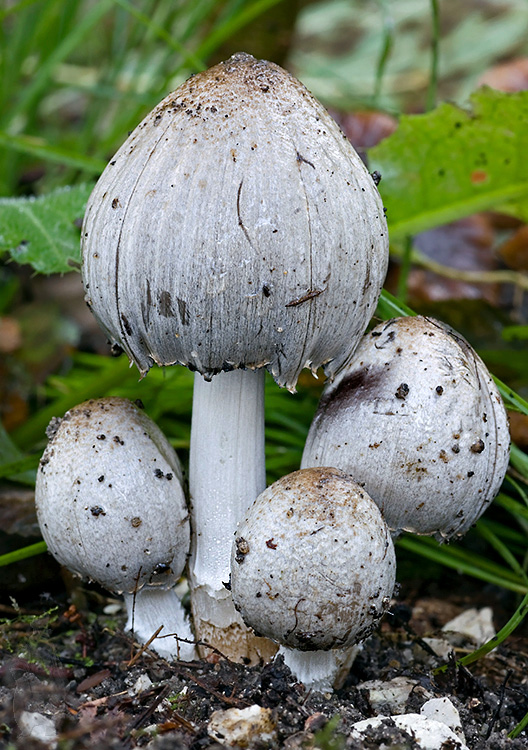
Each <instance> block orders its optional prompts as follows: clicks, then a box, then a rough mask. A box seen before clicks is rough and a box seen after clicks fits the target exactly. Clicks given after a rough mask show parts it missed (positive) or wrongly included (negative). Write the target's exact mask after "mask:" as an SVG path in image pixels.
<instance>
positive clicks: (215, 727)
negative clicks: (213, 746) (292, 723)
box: [207, 705, 276, 747]
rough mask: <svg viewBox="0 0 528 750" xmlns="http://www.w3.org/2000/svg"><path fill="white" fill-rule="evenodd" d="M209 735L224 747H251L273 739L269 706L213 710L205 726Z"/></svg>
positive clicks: (272, 724) (273, 725) (272, 722)
mask: <svg viewBox="0 0 528 750" xmlns="http://www.w3.org/2000/svg"><path fill="white" fill-rule="evenodd" d="M207 733H208V735H209V737H211V738H212V739H213V740H216V741H217V742H219V743H220V744H221V745H224V746H226V747H235V746H236V747H251V746H252V745H254V744H255V743H256V742H262V743H264V742H270V741H272V740H275V735H276V731H275V722H274V721H273V719H272V716H271V710H270V709H269V708H262V707H261V706H257V705H253V706H248V708H242V709H239V708H228V709H227V710H226V711H214V712H213V714H212V715H211V719H210V721H209V724H208V726H207Z"/></svg>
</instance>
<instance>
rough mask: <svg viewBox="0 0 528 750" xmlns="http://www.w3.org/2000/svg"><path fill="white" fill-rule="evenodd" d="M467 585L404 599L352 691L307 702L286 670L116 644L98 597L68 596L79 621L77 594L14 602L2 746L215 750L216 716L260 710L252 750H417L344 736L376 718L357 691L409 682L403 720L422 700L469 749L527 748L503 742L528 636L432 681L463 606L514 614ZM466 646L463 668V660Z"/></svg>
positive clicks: (2, 627) (1, 629) (7, 636)
mask: <svg viewBox="0 0 528 750" xmlns="http://www.w3.org/2000/svg"><path fill="white" fill-rule="evenodd" d="M470 585H471V587H472V588H473V589H474V591H476V594H474V595H473V596H471V592H469V593H468V591H467V590H466V591H463V592H462V593H456V592H454V591H450V592H449V594H447V593H446V592H445V591H444V592H442V591H440V590H436V591H435V592H434V596H433V595H431V594H430V593H429V594H428V595H426V596H424V595H422V594H421V593H420V592H419V591H418V590H413V587H412V586H410V585H409V586H405V589H406V591H405V595H404V596H402V598H401V599H399V600H398V601H397V602H394V603H393V606H392V614H391V615H389V616H388V617H387V618H386V619H385V621H384V622H383V624H382V626H381V628H380V630H379V631H378V632H377V633H376V634H375V635H374V636H372V637H371V638H369V640H368V641H366V642H365V644H364V647H363V650H362V651H361V652H360V654H359V656H358V657H357V658H356V660H355V662H354V664H353V666H352V669H351V671H350V673H349V675H348V677H347V679H346V682H345V684H344V686H343V687H342V688H341V689H339V690H337V691H335V692H334V693H332V694H330V693H328V694H321V693H317V692H310V691H307V690H306V689H305V687H304V686H303V685H301V684H298V683H296V681H295V680H294V679H293V678H292V676H291V674H290V672H289V670H288V669H287V667H285V666H284V664H283V663H282V661H281V660H277V661H276V662H275V663H272V664H268V665H265V666H254V667H248V666H244V665H241V664H235V663H232V662H230V661H227V660H225V659H223V658H222V657H221V656H220V655H219V654H218V653H212V654H211V656H210V657H209V659H207V660H202V661H195V662H174V663H167V662H166V661H164V660H163V659H160V658H158V657H157V656H156V654H154V653H152V652H150V651H148V650H146V651H141V649H140V648H139V647H138V645H137V644H134V642H133V641H132V639H131V638H130V637H129V636H128V635H126V634H124V633H123V632H122V630H121V628H122V626H123V619H124V618H123V616H122V615H121V613H120V614H117V615H109V614H105V613H104V611H103V610H105V609H106V611H107V612H108V604H109V603H115V600H110V599H107V598H106V597H105V596H104V595H103V594H102V592H101V591H100V590H97V589H95V588H94V589H92V588H90V587H87V588H84V589H79V588H77V589H76V590H74V595H75V596H76V597H77V601H78V607H79V608H78V609H77V608H76V607H75V606H74V605H71V604H70V601H71V596H72V591H70V598H68V597H67V596H66V594H64V593H59V594H56V595H54V596H53V597H51V596H50V595H48V596H41V597H40V598H39V599H38V601H37V602H35V601H33V602H29V601H28V602H27V603H26V604H24V605H21V604H20V605H19V604H17V603H16V602H14V600H12V601H11V604H5V605H0V616H1V617H3V618H4V619H3V621H2V623H0V659H1V661H0V685H1V686H0V747H5V748H24V750H26V749H27V750H31V749H32V748H43V747H53V746H55V747H58V748H60V749H65V748H68V750H69V749H70V748H71V749H75V750H84V749H85V748H86V749H87V750H88V749H89V750H99V748H100V749H101V750H102V749H103V748H105V749H111V748H126V749H127V748H135V747H145V748H146V747H148V748H149V749H150V750H164V749H165V748H167V750H168V749H169V748H170V749H171V750H178V749H179V748H191V749H192V750H198V748H215V747H216V748H219V747H221V746H220V745H219V744H217V742H216V741H215V740H214V739H212V738H211V737H210V736H209V734H208V722H209V719H210V717H211V714H212V713H213V712H214V711H219V710H220V711H221V710H225V709H228V708H233V707H236V708H245V707H247V706H250V705H253V704H258V705H259V706H262V707H265V708H269V709H270V710H271V716H272V719H273V723H274V724H275V726H276V737H275V739H274V740H271V741H269V740H268V741H265V742H262V741H260V742H259V740H258V739H253V741H252V743H251V744H250V746H251V747H255V748H263V747H272V748H279V747H285V748H290V749H291V750H295V749H296V748H298V749H299V750H300V749H301V748H311V747H319V748H323V750H339V749H340V748H350V749H351V750H359V748H383V747H385V748H396V747H397V748H417V747H418V745H417V744H416V742H415V741H414V740H413V739H412V737H410V736H409V735H407V734H406V733H405V732H403V731H401V730H399V729H397V728H396V727H395V726H389V727H385V728H383V729H380V730H377V731H372V732H371V734H370V736H369V738H368V740H365V741H364V742H363V741H362V742H358V741H357V740H354V739H352V738H351V737H350V736H349V735H350V731H349V730H350V726H351V725H352V724H353V723H354V722H355V721H358V720H360V719H363V718H367V717H371V716H373V715H374V714H375V713H376V710H377V711H378V712H379V709H376V710H375V708H374V707H373V706H372V705H371V703H370V701H369V694H368V692H367V691H366V690H365V689H362V687H361V686H362V684H363V683H364V682H365V681H366V680H373V679H381V680H383V681H385V682H388V681H389V680H392V679H394V678H395V677H402V676H403V677H405V678H407V679H408V680H410V681H412V683H413V689H412V690H411V692H410V694H409V697H408V699H407V702H406V705H405V706H403V709H402V711H401V712H419V710H420V707H421V705H422V704H423V703H424V702H425V700H427V699H428V698H430V697H443V696H447V697H449V698H450V700H451V701H452V702H453V704H454V705H455V706H456V707H457V708H458V710H459V712H460V716H461V719H462V724H463V730H464V733H465V737H466V743H467V745H468V747H469V748H471V749H472V750H484V749H485V748H486V749H488V748H491V750H495V749H497V750H499V749H501V748H508V749H509V750H518V749H520V748H526V747H528V739H527V735H526V732H524V733H521V734H520V735H519V737H518V738H517V739H508V737H507V733H508V732H510V731H511V730H512V729H513V728H514V727H515V726H516V725H517V724H518V722H519V721H520V720H521V719H522V718H523V716H524V715H525V713H526V712H527V711H528V647H527V646H528V639H527V638H526V637H525V634H523V633H521V635H518V634H517V635H516V637H515V638H513V637H512V638H510V639H509V641H508V642H507V644H506V645H503V646H501V647H499V648H498V649H497V650H496V651H495V652H493V653H492V654H491V655H489V656H488V657H486V658H484V659H482V660H480V661H479V662H477V663H476V664H473V665H472V666H471V668H469V669H468V668H463V667H458V666H456V664H455V661H454V658H453V659H452V660H451V662H450V663H449V664H448V667H447V669H446V670H445V672H443V673H438V672H436V673H435V671H434V670H435V668H436V667H438V666H441V665H442V664H443V663H444V662H443V660H442V659H441V658H439V657H437V656H435V655H434V653H432V652H431V649H430V648H428V646H427V643H424V641H423V640H422V639H423V637H425V636H429V635H434V633H435V632H437V631H438V629H439V627H440V626H441V625H442V624H443V623H445V622H446V621H447V620H449V619H451V618H452V617H453V616H454V615H456V614H458V613H460V612H461V611H463V610H464V609H467V608H468V606H477V607H478V606H483V603H484V602H485V603H486V604H487V605H488V606H492V607H493V609H494V612H495V615H496V619H499V620H501V622H503V621H505V620H506V619H507V617H508V616H509V614H511V612H512V611H513V607H514V605H515V601H514V600H511V601H508V602H506V609H509V613H508V612H507V611H506V613H504V612H503V607H504V605H505V602H504V601H503V598H501V597H504V594H502V593H500V592H499V590H485V591H482V590H481V589H478V585H477V584H473V583H471V582H470ZM20 599H21V597H19V601H20ZM475 599H476V601H474V600H475ZM466 645H468V644H466ZM463 646H464V644H462V646H461V647H460V648H459V650H457V654H456V655H457V656H460V655H461V654H462V653H464V647H463ZM22 712H33V713H36V714H40V715H42V716H45V717H48V718H50V719H51V720H52V721H53V723H54V725H55V729H56V732H57V740H56V742H55V745H53V744H51V745H50V744H48V745H46V744H45V743H42V742H40V741H38V740H36V739H31V738H28V737H27V736H25V735H24V733H23V731H22V729H21V722H20V717H21V714H22ZM381 713H388V712H387V711H381ZM336 715H337V718H334V720H333V721H332V723H331V724H329V725H328V721H329V719H331V718H332V717H336ZM445 750H447V748H445Z"/></svg>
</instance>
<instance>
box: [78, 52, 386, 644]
mask: <svg viewBox="0 0 528 750" xmlns="http://www.w3.org/2000/svg"><path fill="white" fill-rule="evenodd" d="M82 246H83V247H82V249H83V268H82V273H83V280H84V285H85V290H86V300H87V302H88V304H89V305H90V307H91V308H92V310H93V312H94V314H95V316H96V318H97V320H98V321H99V323H100V325H101V327H102V328H103V329H104V330H105V332H106V333H107V334H108V337H109V338H110V340H111V341H112V342H113V343H115V344H117V345H118V346H120V347H121V348H122V349H124V351H125V352H126V353H127V355H128V356H129V358H130V359H131V360H133V361H134V362H135V363H136V364H137V366H138V368H139V369H140V371H141V373H142V374H145V373H146V372H147V371H148V370H149V368H150V367H151V366H152V365H153V364H154V363H157V364H159V365H169V364H176V363H180V364H184V365H187V366H188V367H189V368H191V369H192V370H196V371H197V373H198V374H197V377H196V379H195V393H194V400H193V422H192V430H191V447H190V465H189V485H190V494H191V499H192V524H193V549H192V555H191V561H190V566H189V567H190V583H191V598H192V607H193V614H194V618H195V626H196V629H197V633H198V634H199V636H200V637H201V638H202V639H204V640H207V641H208V642H209V643H213V644H216V645H217V646H218V647H219V648H220V649H221V650H222V652H223V653H229V654H230V655H232V656H233V657H240V656H243V655H244V654H243V653H242V645H241V641H242V638H243V634H242V632H241V631H240V628H239V626H240V625H242V623H241V621H240V618H237V617H236V613H235V611H234V610H233V606H232V602H231V599H230V595H229V592H228V591H227V590H226V588H225V586H224V583H225V582H226V581H227V577H228V575H229V554H230V545H231V536H232V533H233V530H234V528H235V526H236V523H237V522H238V521H239V520H240V518H242V517H243V514H244V512H245V511H246V509H247V500H248V498H249V497H256V496H257V495H258V494H259V493H260V492H261V491H262V490H263V489H264V487H265V470H264V417H263V408H264V368H267V369H268V370H269V371H270V372H271V374H272V375H273V377H274V378H275V380H276V381H277V383H278V384H279V385H281V386H285V387H287V388H289V389H290V390H294V388H295V384H296V381H297V378H298V376H299V373H300V372H301V370H302V369H303V368H304V367H310V368H311V369H312V370H313V371H314V372H315V370H317V368H318V367H319V366H323V367H324V368H325V370H326V372H327V374H329V375H332V374H333V373H335V372H336V370H337V369H338V368H339V367H340V366H341V365H342V364H343V362H344V361H345V360H346V358H347V357H348V356H349V354H350V350H351V348H353V346H354V344H355V343H356V342H357V341H358V340H359V337H360V336H361V335H362V333H363V331H364V330H365V327H366V325H367V323H368V321H369V319H370V317H371V315H372V313H373V311H374V308H375V306H376V302H377V299H378V296H379V293H380V291H381V287H382V284H383V280H384V277H385V272H386V269H387V260H388V236H387V226H386V221H385V217H384V213H383V205H382V202H381V198H380V196H379V194H378V192H377V189H376V186H375V184H374V181H373V180H372V178H371V176H370V175H369V173H368V171H367V170H366V168H365V166H364V165H363V163H362V161H361V159H360V158H359V156H358V155H357V153H356V152H355V151H354V149H353V148H352V146H351V145H350V143H349V142H348V140H347V139H346V138H345V136H344V135H343V133H342V132H341V131H340V129H339V127H338V126H337V124H336V123H335V122H334V120H332V118H331V117H330V115H329V114H328V112H326V110H325V109H324V108H323V107H322V105H321V104H320V103H319V102H317V101H316V100H315V99H314V98H313V97H312V96H311V95H310V93H309V92H308V91H307V90H306V88H305V87H304V86H303V85H302V84H301V83H300V82H299V81H297V80H296V79H295V78H293V76H291V75H290V74H289V73H287V72H286V71H285V70H283V69H282V68H280V67H279V66H277V65H275V64H273V63H271V62H267V61H265V60H256V59H255V58H254V57H252V56H251V55H248V54H245V53H239V54H236V55H234V56H233V57H231V58H230V59H229V60H227V61H226V62H222V63H220V64H218V65H216V66H214V67H213V68H210V69H209V70H206V71H204V72H203V73H199V74H198V75H196V76H193V77H191V78H190V79H189V80H188V81H186V82H185V83H184V84H183V85H182V86H181V87H180V88H179V89H178V90H177V91H175V92H174V93H172V94H170V95H169V96H168V97H166V98H165V99H164V100H163V101H162V102H161V103H160V104H158V106H157V107H155V109H154V110H153V111H152V112H151V113H150V114H149V115H148V116H147V117H146V118H145V119H144V120H143V122H142V123H141V124H140V125H138V127H137V128H136V129H135V130H134V132H133V133H132V134H131V135H130V136H129V138H128V139H127V140H126V141H125V143H124V144H123V145H122V147H121V148H120V149H119V151H118V152H117V154H116V155H115V156H114V157H113V158H112V160H111V161H110V164H109V165H108V166H107V168H106V169H105V171H104V173H103V175H102V176H101V178H100V180H99V182H98V183H97V185H96V187H95V189H94V191H93V193H92V195H91V197H90V199H89V201H88V206H87V211H86V216H85V220H84V226H83V230H82ZM232 370H237V372H231V371H232ZM253 370H255V371H256V372H252V371H253ZM201 376H203V378H202V377H201ZM213 376H214V377H213ZM211 378H212V382H208V381H210V380H211ZM230 643H231V644H232V648H231V646H230V645H229V644H230Z"/></svg>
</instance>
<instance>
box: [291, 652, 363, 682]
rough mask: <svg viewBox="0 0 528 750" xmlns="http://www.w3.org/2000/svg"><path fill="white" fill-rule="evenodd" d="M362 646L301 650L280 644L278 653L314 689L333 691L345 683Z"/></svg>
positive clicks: (299, 678) (296, 675)
mask: <svg viewBox="0 0 528 750" xmlns="http://www.w3.org/2000/svg"><path fill="white" fill-rule="evenodd" d="M360 648H361V647H360V646H350V647H349V648H345V649H331V650H330V651H299V650H298V649H296V648H289V647H288V646H280V647H279V651H278V654H279V655H282V656H283V657H284V663H285V664H286V665H287V666H288V667H289V668H290V669H291V671H292V674H293V675H294V676H295V677H296V678H297V679H298V680H299V682H302V683H303V684H304V685H306V687H307V688H310V689H312V690H319V691H321V692H331V691H332V690H333V689H334V688H339V687H341V686H342V684H343V683H344V681H345V679H346V676H347V674H348V671H349V670H350V667H351V666H352V663H353V661H354V659H355V658H356V655H357V653H358V652H359V650H360Z"/></svg>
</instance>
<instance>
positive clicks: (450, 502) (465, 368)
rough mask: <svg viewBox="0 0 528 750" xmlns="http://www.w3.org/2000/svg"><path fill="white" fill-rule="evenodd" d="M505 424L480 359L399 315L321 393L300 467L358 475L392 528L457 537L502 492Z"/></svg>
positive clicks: (445, 331)
mask: <svg viewBox="0 0 528 750" xmlns="http://www.w3.org/2000/svg"><path fill="white" fill-rule="evenodd" d="M509 444H510V438H509V431H508V419H507V415H506V411H505V409H504V405H503V403H502V400H501V397H500V394H499V392H498V390H497V388H496V386H495V384H494V382H493V380H492V378H491V376H490V374H489V372H488V370H487V369H486V367H485V365H484V363H483V362H482V360H481V359H480V357H479V356H478V355H477V354H476V352H475V351H474V349H473V348H472V347H471V346H470V345H469V344H468V343H467V341H466V340H465V339H464V338H463V337H462V336H460V335H459V334H458V333H456V332H455V331H453V329H451V328H449V326H447V325H445V324H443V323H440V322H438V321H437V320H433V319H430V318H424V317H421V316H416V317H409V318H396V319H394V320H390V321H388V322H386V323H382V324H381V325H379V326H377V327H376V328H374V329H373V330H372V331H371V332H370V333H369V334H367V335H366V336H365V337H364V339H363V341H362V343H361V344H360V346H359V347H358V348H357V350H356V352H355V354H354V357H353V358H352V359H351V361H350V362H349V363H348V365H347V366H346V367H345V368H344V369H343V370H342V371H341V372H340V373H339V375H338V377H337V378H336V379H335V380H334V382H333V383H329V384H328V385H327V387H326V388H325V391H324V392H323V396H322V398H321V402H320V405H319V408H318V411H317V413H316V415H315V417H314V420H313V422H312V425H311V427H310V431H309V434H308V438H307V441H306V446H305V449H304V454H303V460H302V465H303V466H326V465H328V464H329V463H330V464H332V465H334V466H338V467H339V468H340V469H342V470H343V471H346V472H347V473H349V474H351V475H352V476H354V478H355V479H356V481H357V482H359V483H360V484H361V485H362V486H364V487H365V489H366V490H367V491H368V492H369V494H370V495H371V496H372V498H373V499H374V500H375V501H376V503H377V504H378V505H379V507H380V508H381V511H382V513H383V516H384V518H385V520H386V521H387V524H388V525H389V527H390V528H391V529H394V530H396V531H399V530H406V531H412V532H415V533H418V534H435V535H436V536H437V537H438V538H441V539H442V538H450V537H453V536H461V535H462V534H464V533H465V532H466V531H467V530H468V529H469V527H470V526H471V525H472V524H473V523H474V522H475V521H476V520H477V519H478V518H479V516H480V515H481V514H482V513H483V512H484V510H485V509H486V507H487V506H488V505H489V503H491V501H492V500H493V498H494V497H495V495H496V494H497V492H498V490H499V487H500V485H501V483H502V480H503V479H504V475H505V473H506V469H507V466H508V458H509Z"/></svg>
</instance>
